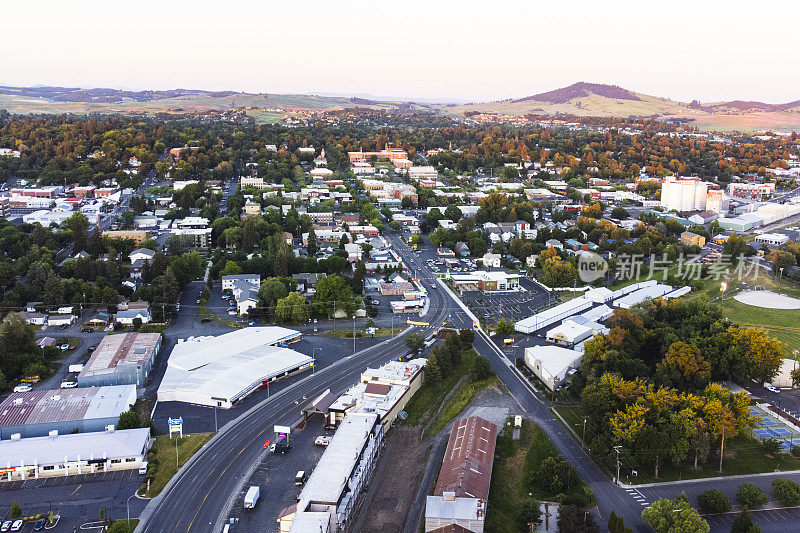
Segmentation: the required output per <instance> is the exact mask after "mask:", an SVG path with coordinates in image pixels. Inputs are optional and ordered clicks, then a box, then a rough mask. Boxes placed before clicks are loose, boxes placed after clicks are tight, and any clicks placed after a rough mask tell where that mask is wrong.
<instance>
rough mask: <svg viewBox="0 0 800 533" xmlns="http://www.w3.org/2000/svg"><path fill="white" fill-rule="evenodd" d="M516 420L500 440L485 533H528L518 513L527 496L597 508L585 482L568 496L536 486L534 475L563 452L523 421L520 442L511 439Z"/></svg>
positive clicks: (502, 433)
mask: <svg viewBox="0 0 800 533" xmlns="http://www.w3.org/2000/svg"><path fill="white" fill-rule="evenodd" d="M512 424H513V418H508V419H507V420H506V425H505V427H504V428H502V430H501V432H500V434H499V435H498V437H497V447H496V449H495V457H496V459H495V461H494V466H493V467H492V484H491V487H490V489H489V505H488V510H487V514H486V528H485V529H486V531H526V529H525V528H521V527H520V525H519V521H518V516H517V513H518V511H519V508H520V505H521V504H522V502H523V501H524V500H525V499H526V498H528V497H529V496H528V493H532V494H533V497H534V498H536V499H538V500H539V501H544V500H547V501H557V500H562V501H575V502H582V504H583V505H585V506H591V505H594V495H593V494H592V492H591V491H590V490H589V487H588V486H587V485H586V484H585V483H583V482H582V481H581V482H580V483H578V484H577V485H576V486H575V487H573V488H572V489H570V490H569V491H568V492H567V493H566V494H551V493H548V492H546V491H544V490H542V489H541V488H540V487H538V486H536V485H535V483H534V473H535V472H536V469H537V468H538V467H539V465H540V464H541V463H542V462H543V461H544V460H545V459H547V458H548V457H556V456H560V455H561V454H560V452H559V451H558V449H557V448H556V447H555V446H554V445H553V443H552V442H550V440H549V439H548V438H547V436H546V435H545V433H544V431H542V429H541V428H540V427H538V426H537V425H535V424H534V423H533V422H531V421H530V420H523V421H522V429H521V431H520V438H519V440H517V441H515V440H513V439H512V433H513V427H512Z"/></svg>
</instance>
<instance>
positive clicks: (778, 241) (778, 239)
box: [754, 233, 789, 248]
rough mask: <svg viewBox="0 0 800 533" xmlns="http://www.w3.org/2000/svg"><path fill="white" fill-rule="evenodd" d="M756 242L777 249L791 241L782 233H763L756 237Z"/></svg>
mask: <svg viewBox="0 0 800 533" xmlns="http://www.w3.org/2000/svg"><path fill="white" fill-rule="evenodd" d="M754 240H755V242H757V243H758V244H766V245H768V246H772V247H774V248H777V247H779V246H782V245H784V244H786V243H787V242H788V241H789V236H788V235H784V234H782V233H762V234H761V235H756V238H755V239H754Z"/></svg>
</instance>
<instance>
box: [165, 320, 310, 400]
mask: <svg viewBox="0 0 800 533" xmlns="http://www.w3.org/2000/svg"><path fill="white" fill-rule="evenodd" d="M297 340H300V332H299V331H294V330H291V329H286V328H281V327H255V328H244V329H239V330H236V331H232V332H230V333H226V334H224V335H220V336H218V337H190V338H188V339H186V340H183V341H180V340H179V341H178V344H177V345H176V346H175V348H173V349H172V354H171V355H170V357H169V360H168V361H167V370H166V372H165V373H164V378H163V379H162V380H161V385H160V386H159V388H158V401H160V402H165V401H175V402H186V403H194V404H199V405H208V406H213V407H221V408H223V409H229V408H230V407H232V406H233V405H234V404H235V403H236V402H238V401H239V400H241V399H242V398H244V397H245V396H247V395H248V394H250V393H252V392H253V391H255V390H257V389H259V388H260V387H262V386H266V385H267V383H269V382H270V381H273V380H276V379H279V378H281V377H284V376H288V375H289V374H293V373H295V372H299V371H301V370H307V369H310V368H312V366H313V363H314V359H312V358H311V357H309V356H307V355H304V354H301V353H299V352H296V351H294V350H291V349H289V347H288V345H289V343H291V342H295V341H297Z"/></svg>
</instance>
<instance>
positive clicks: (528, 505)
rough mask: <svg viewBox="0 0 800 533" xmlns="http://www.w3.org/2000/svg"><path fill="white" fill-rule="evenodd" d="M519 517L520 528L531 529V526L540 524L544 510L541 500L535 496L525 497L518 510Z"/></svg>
mask: <svg viewBox="0 0 800 533" xmlns="http://www.w3.org/2000/svg"><path fill="white" fill-rule="evenodd" d="M517 513H518V514H517V519H518V522H519V527H520V529H523V530H525V531H529V530H530V528H531V526H538V525H539V524H541V523H542V510H541V504H540V503H539V500H537V499H535V498H525V499H524V500H522V503H521V504H520V506H519V511H517Z"/></svg>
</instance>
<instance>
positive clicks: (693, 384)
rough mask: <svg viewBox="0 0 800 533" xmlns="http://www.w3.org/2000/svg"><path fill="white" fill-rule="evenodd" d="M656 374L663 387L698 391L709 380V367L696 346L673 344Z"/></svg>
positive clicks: (681, 343) (683, 343) (680, 343)
mask: <svg viewBox="0 0 800 533" xmlns="http://www.w3.org/2000/svg"><path fill="white" fill-rule="evenodd" d="M656 374H657V375H658V377H659V378H660V379H661V381H662V382H663V383H664V384H665V385H669V386H672V387H677V388H679V389H685V388H693V389H700V388H703V387H705V386H706V384H708V382H709V380H710V379H711V365H710V364H709V363H708V361H706V360H705V359H704V358H703V356H702V355H700V350H699V349H698V348H697V346H694V345H692V344H687V343H685V342H674V343H672V344H670V346H669V348H668V349H667V353H666V355H665V356H664V359H662V360H661V362H660V363H659V364H658V366H657V368H656Z"/></svg>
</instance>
